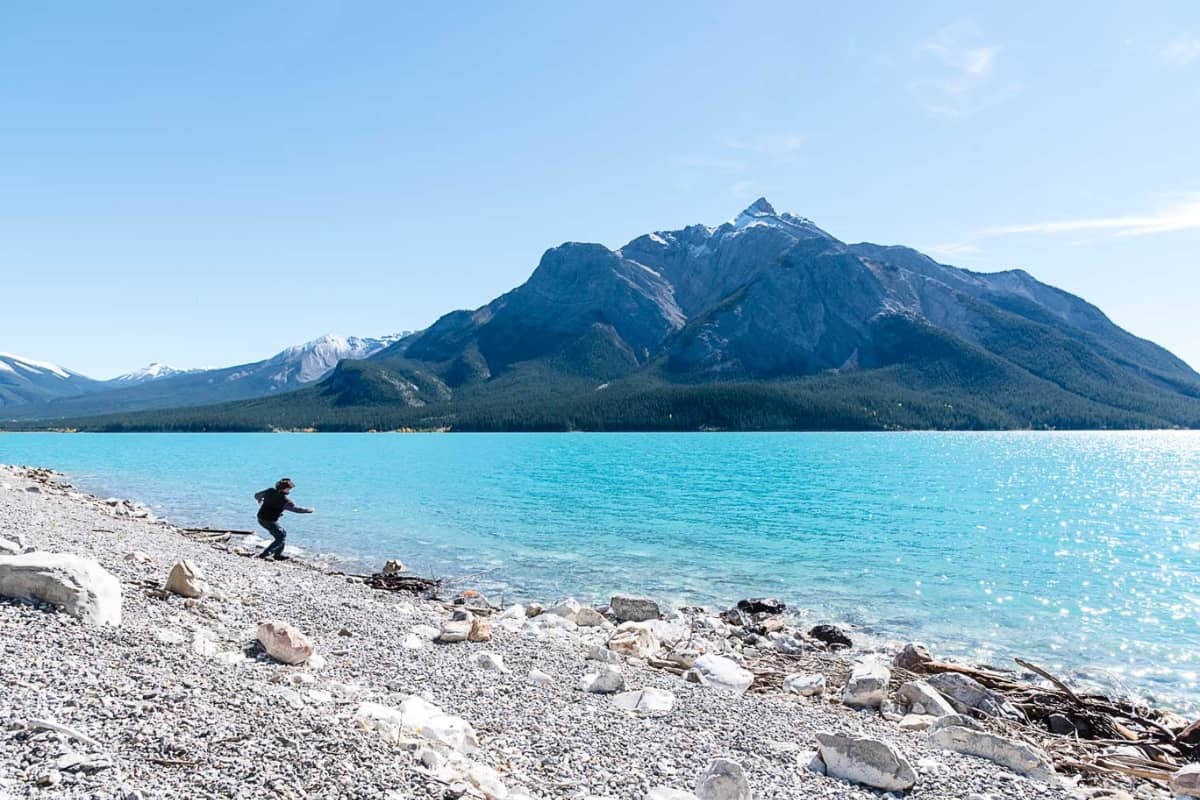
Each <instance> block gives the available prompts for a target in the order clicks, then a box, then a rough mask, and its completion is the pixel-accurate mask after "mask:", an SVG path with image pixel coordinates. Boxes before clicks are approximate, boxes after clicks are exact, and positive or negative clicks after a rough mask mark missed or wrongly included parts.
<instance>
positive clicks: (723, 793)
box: [696, 758, 751, 800]
mask: <svg viewBox="0 0 1200 800" xmlns="http://www.w3.org/2000/svg"><path fill="white" fill-rule="evenodd" d="M696 797H697V798H699V800H751V795H750V783H749V781H747V780H746V772H745V770H743V769H742V765H741V764H738V763H737V762H736V761H730V760H729V759H726V758H718V759H716V760H715V761H713V762H712V763H711V764H709V765H708V768H707V769H705V770H704V772H702V773H701V774H700V779H699V780H698V781H696Z"/></svg>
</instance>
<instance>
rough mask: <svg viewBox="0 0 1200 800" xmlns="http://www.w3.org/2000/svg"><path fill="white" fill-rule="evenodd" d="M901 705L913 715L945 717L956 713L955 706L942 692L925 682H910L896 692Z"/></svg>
mask: <svg viewBox="0 0 1200 800" xmlns="http://www.w3.org/2000/svg"><path fill="white" fill-rule="evenodd" d="M896 698H897V700H899V704H900V705H901V706H903V707H904V708H907V709H908V711H909V713H912V714H928V715H930V716H933V717H945V716H948V715H950V714H953V713H955V712H954V706H952V705H950V703H949V702H948V701H947V700H946V698H944V697H942V695H941V692H939V691H938V690H937V689H934V688H933V687H932V686H930V685H929V684H928V683H926V682H925V681H909V682H908V683H905V684H903V685H902V686H901V687H900V688H899V689H898V690H896Z"/></svg>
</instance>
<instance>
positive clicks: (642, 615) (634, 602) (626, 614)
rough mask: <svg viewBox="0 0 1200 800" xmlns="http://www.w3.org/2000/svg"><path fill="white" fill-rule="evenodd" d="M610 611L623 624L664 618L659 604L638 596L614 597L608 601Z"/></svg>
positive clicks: (622, 595)
mask: <svg viewBox="0 0 1200 800" xmlns="http://www.w3.org/2000/svg"><path fill="white" fill-rule="evenodd" d="M608 610H609V611H611V612H612V615H613V616H614V617H616V618H617V619H619V620H620V621H621V622H646V621H647V620H652V619H658V618H659V617H661V616H662V611H661V610H660V609H659V607H658V603H656V602H655V601H654V600H653V599H651V598H649V597H641V596H637V595H628V594H617V595H613V597H612V599H611V600H609V601H608Z"/></svg>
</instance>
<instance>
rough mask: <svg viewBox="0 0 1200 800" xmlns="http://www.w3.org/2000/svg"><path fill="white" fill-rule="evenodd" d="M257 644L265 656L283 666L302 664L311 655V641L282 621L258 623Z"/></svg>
mask: <svg viewBox="0 0 1200 800" xmlns="http://www.w3.org/2000/svg"><path fill="white" fill-rule="evenodd" d="M258 642H259V644H261V645H262V647H263V650H266V651H267V655H269V656H270V657H271V658H273V659H275V660H276V661H282V662H283V663H284V664H303V663H304V662H305V661H308V660H309V659H310V658H311V657H312V655H313V643H312V640H310V639H309V638H308V637H307V636H305V635H304V634H303V633H301V632H300V630H299V629H298V628H296V627H295V626H293V625H291V624H290V623H287V622H284V621H283V620H278V619H268V620H264V621H263V622H260V623H258Z"/></svg>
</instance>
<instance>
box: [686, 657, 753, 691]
mask: <svg viewBox="0 0 1200 800" xmlns="http://www.w3.org/2000/svg"><path fill="white" fill-rule="evenodd" d="M686 676H687V679H688V680H690V681H692V682H693V683H698V684H700V685H701V686H711V687H712V688H714V689H720V690H722V691H726V692H736V693H737V694H742V693H743V692H745V691H746V690H747V689H749V688H750V684H752V683H754V674H753V673H752V672H750V671H749V670H747V669H743V668H742V667H740V666H738V663H737V662H736V661H734V660H732V659H729V658H725V657H724V656H715V655H711V654H710V655H703V656H700V657H699V658H697V659H696V661H695V663H693V664H692V668H691V669H690V670H688V671H687V674H686Z"/></svg>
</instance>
